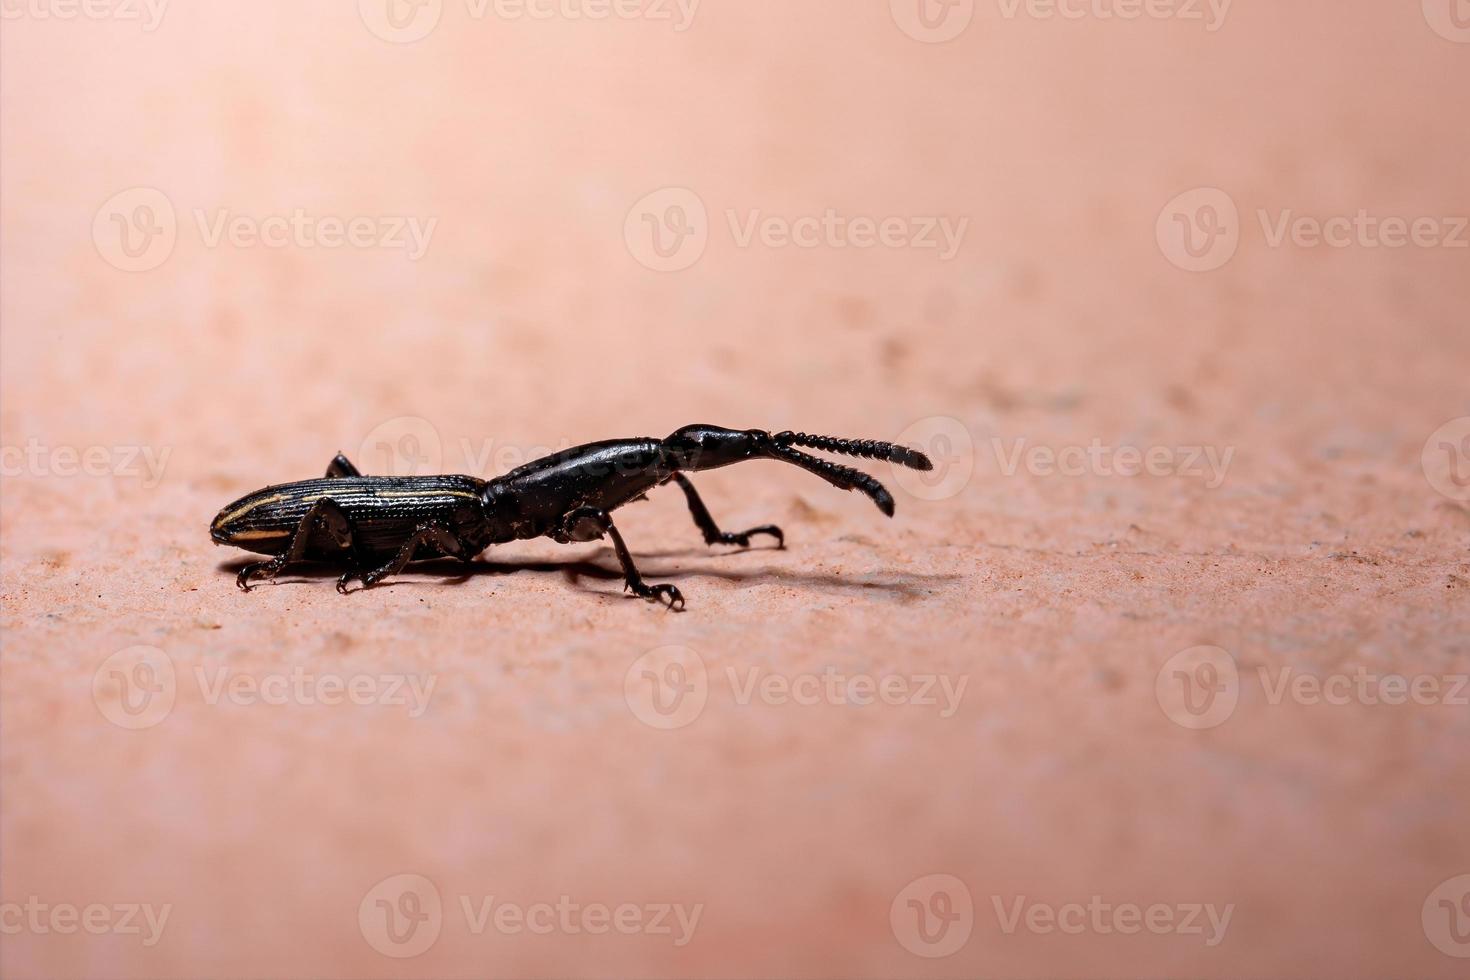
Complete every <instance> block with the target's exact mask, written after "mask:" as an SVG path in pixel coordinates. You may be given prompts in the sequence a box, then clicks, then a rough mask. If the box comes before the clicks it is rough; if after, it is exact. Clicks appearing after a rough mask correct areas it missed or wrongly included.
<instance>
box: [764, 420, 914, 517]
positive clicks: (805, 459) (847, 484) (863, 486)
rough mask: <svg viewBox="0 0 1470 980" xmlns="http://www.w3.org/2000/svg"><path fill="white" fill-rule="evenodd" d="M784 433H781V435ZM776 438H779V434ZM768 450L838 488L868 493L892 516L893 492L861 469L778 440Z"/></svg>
mask: <svg viewBox="0 0 1470 980" xmlns="http://www.w3.org/2000/svg"><path fill="white" fill-rule="evenodd" d="M785 434H786V433H782V435H785ZM776 438H777V439H780V436H777V437H776ZM880 445H886V443H881V444H880ZM895 448H901V447H895ZM769 452H770V454H771V456H772V458H774V459H780V460H785V461H786V462H788V463H792V464H794V465H796V466H800V467H801V468H802V469H804V470H806V471H807V472H809V473H815V474H816V475H817V476H820V477H821V478H822V479H824V480H826V481H827V482H828V483H830V484H832V485H833V486H834V487H836V488H837V489H839V490H861V491H862V492H863V493H865V494H867V495H868V497H869V498H870V499H871V500H872V501H873V503H875V504H877V505H878V509H879V510H881V511H882V512H883V513H885V514H887V515H888V516H889V517H892V516H893V494H891V493H889V492H888V489H887V488H886V487H884V486H883V484H881V483H879V482H878V481H877V480H875V479H873V478H872V477H871V476H869V475H868V474H866V473H864V472H863V471H861V470H855V469H853V468H852V467H850V466H839V465H837V464H836V463H829V462H827V461H826V460H825V459H817V457H815V456H808V455H807V454H806V453H802V452H797V451H796V450H795V449H792V448H791V447H790V446H788V445H783V444H781V443H780V442H777V443H776V444H775V445H773V446H771V447H770V449H769ZM925 462H928V460H925Z"/></svg>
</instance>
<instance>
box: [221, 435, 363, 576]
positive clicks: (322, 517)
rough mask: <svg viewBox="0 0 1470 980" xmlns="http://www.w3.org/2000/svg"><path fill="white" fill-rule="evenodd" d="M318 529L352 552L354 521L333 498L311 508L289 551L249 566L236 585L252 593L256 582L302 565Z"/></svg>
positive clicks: (339, 545)
mask: <svg viewBox="0 0 1470 980" xmlns="http://www.w3.org/2000/svg"><path fill="white" fill-rule="evenodd" d="M348 465H349V466H350V465H352V464H350V463H349V464H348ZM318 528H321V529H323V530H325V531H326V532H327V535H328V536H329V537H330V538H331V539H332V541H333V542H334V543H335V544H336V545H337V546H338V547H340V548H341V549H342V550H343V551H344V552H349V553H350V552H351V550H352V541H353V527H352V518H350V517H348V516H347V512H346V511H344V510H343V509H342V508H341V506H340V505H339V504H338V503H337V501H335V500H333V499H332V498H331V497H322V498H320V499H319V500H317V502H316V503H314V504H312V505H311V509H310V510H308V511H307V512H306V515H305V516H304V517H302V518H301V523H300V524H297V525H296V531H295V532H294V533H293V534H292V535H291V543H290V544H289V545H287V546H286V550H285V551H283V552H281V553H280V554H279V555H277V556H276V557H274V558H272V559H271V560H270V561H258V562H254V563H253V564H250V565H246V566H245V567H244V568H242V569H240V574H239V575H237V576H236V577H235V584H236V585H238V586H239V587H240V588H241V589H243V590H244V591H246V592H249V591H250V580H251V579H252V578H275V577H276V575H277V574H278V573H279V572H280V571H281V569H283V568H285V567H286V566H287V565H288V564H290V563H291V562H293V561H300V560H301V559H302V557H303V556H305V554H306V546H307V545H308V544H309V543H310V542H311V536H312V533H313V532H315V531H316V530H317V529H318Z"/></svg>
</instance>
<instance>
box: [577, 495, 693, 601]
mask: <svg viewBox="0 0 1470 980" xmlns="http://www.w3.org/2000/svg"><path fill="white" fill-rule="evenodd" d="M604 534H606V535H607V536H608V537H610V538H612V543H613V550H614V551H616V552H617V555H618V564H619V565H621V566H622V567H623V588H624V589H626V590H627V591H629V592H632V593H633V594H634V595H636V596H637V597H638V598H640V599H646V600H648V601H649V602H660V603H663V604H664V605H666V606H667V607H668V608H670V609H673V608H674V607H675V606H677V607H679V608H680V609H683V608H684V596H683V595H681V594H680V592H679V590H678V588H676V587H675V586H672V585H669V584H667V583H663V584H659V585H649V584H648V583H647V582H645V581H643V576H642V575H640V574H639V573H638V566H636V565H634V564H633V556H632V554H630V553H629V551H628V545H627V544H626V543H624V541H623V536H622V535H621V534H619V533H618V529H617V526H616V525H614V524H613V521H612V515H611V514H609V513H608V512H607V511H605V510H599V509H598V508H596V507H581V508H578V509H577V510H574V511H572V512H571V513H570V514H568V515H567V516H566V517H564V518H562V524H561V527H560V528H558V529H557V531H556V533H554V534H553V535H552V537H553V538H555V539H556V540H557V541H560V542H562V543H563V544H567V543H569V542H572V541H594V540H596V539H597V538H600V537H602V536H603V535H604Z"/></svg>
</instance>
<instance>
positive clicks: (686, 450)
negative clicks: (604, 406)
mask: <svg viewBox="0 0 1470 980" xmlns="http://www.w3.org/2000/svg"><path fill="white" fill-rule="evenodd" d="M796 446H805V447H806V448H808V449H819V450H821V451H823V452H829V453H836V454H838V455H841V456H858V457H861V458H864V459H881V460H886V461H888V462H890V463H895V464H897V465H899V466H906V467H908V468H910V469H915V470H928V469H933V466H934V464H933V463H931V462H930V461H929V457H928V456H925V455H924V454H923V453H921V452H919V451H918V450H916V449H909V448H908V447H907V446H900V445H897V444H895V443H891V442H882V441H880V440H877V439H839V438H837V437H835V436H814V435H807V434H806V433H805V432H779V433H777V434H776V435H771V434H770V433H769V432H765V431H762V430H760V429H745V430H739V429H723V428H720V427H719V426H717V425H688V426H685V427H684V428H682V429H680V430H679V431H677V432H675V433H674V434H673V435H671V436H669V437H668V438H667V439H665V440H664V451H665V452H666V453H667V454H668V457H669V463H670V465H672V466H673V467H674V468H675V469H681V470H710V469H714V468H716V467H719V466H729V465H730V464H731V463H738V462H740V461H742V460H746V459H779V460H781V461H782V462H785V463H791V464H792V465H794V466H799V467H801V468H802V469H804V470H806V471H807V472H809V473H815V474H816V475H817V476H819V477H821V478H822V479H824V480H826V481H827V482H828V483H830V484H832V485H833V486H834V487H837V488H838V489H840V490H860V491H862V492H863V493H864V494H866V495H867V496H868V498H869V499H871V500H872V501H873V503H875V504H877V505H878V509H879V510H881V511H882V512H883V513H885V514H887V515H888V516H889V517H892V516H893V495H892V494H890V493H889V492H888V490H887V489H886V488H885V487H884V486H883V484H881V483H879V482H878V481H877V480H875V479H873V478H872V477H871V476H869V475H868V474H866V473H864V472H862V471H861V470H855V469H853V468H852V467H850V466H839V465H837V464H836V463H830V462H828V461H827V460H825V459H818V458H817V457H815V456H808V455H807V454H806V453H803V452H798V451H797V450H796V448H795V447H796Z"/></svg>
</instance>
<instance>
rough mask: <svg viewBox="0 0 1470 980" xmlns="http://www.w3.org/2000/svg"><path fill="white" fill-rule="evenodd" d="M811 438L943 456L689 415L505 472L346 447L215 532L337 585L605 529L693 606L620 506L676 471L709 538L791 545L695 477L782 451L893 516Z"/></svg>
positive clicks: (267, 572) (634, 572)
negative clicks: (395, 458)
mask: <svg viewBox="0 0 1470 980" xmlns="http://www.w3.org/2000/svg"><path fill="white" fill-rule="evenodd" d="M796 446H804V447H807V448H809V449H819V450H822V451H825V452H830V453H839V454H842V455H846V456H859V457H863V458H867V459H883V460H888V461H889V462H892V463H896V464H898V465H900V466H907V467H910V468H912V469H916V470H928V469H932V468H933V464H932V463H930V461H929V458H928V457H927V456H925V455H924V454H923V453H921V452H918V451H916V450H912V449H907V448H905V447H903V446H898V445H895V444H893V443H889V442H878V441H876V440H850V439H835V438H832V437H831V436H811V435H807V434H806V433H801V432H781V433H778V434H776V435H771V434H770V433H769V432H764V431H762V430H760V429H746V430H736V429H723V428H720V427H718V426H713V425H690V426H685V427H684V428H682V429H680V430H679V431H677V432H675V433H674V434H673V435H671V436H669V437H668V438H667V439H610V440H607V441H604V442H592V443H588V444H586V445H584V446H576V447H574V448H572V449H568V450H566V451H564V452H560V453H556V454H555V455H552V456H546V457H544V458H542V459H538V460H536V461H534V462H531V463H527V464H526V465H525V466H521V467H519V468H517V469H515V470H512V471H511V472H509V473H507V474H505V475H504V476H502V477H498V478H497V479H494V480H488V481H487V480H479V479H476V478H475V477H472V476H410V477H399V476H363V475H362V474H361V473H359V472H358V471H357V468H356V467H355V466H353V465H352V463H350V462H349V461H348V460H347V458H346V457H345V456H343V455H341V454H340V453H339V454H338V455H337V457H336V458H335V459H334V460H332V462H331V464H330V465H329V466H328V467H327V475H326V476H325V477H323V478H321V479H319V480H302V481H300V482H298V483H284V484H280V485H278V486H272V487H266V488H265V489H264V490H257V491H256V492H255V493H252V494H248V495H246V496H244V497H241V498H240V499H239V500H237V501H235V502H234V503H232V504H230V505H229V506H227V507H225V508H224V509H223V510H221V511H220V512H219V514H218V515H217V516H216V517H215V519H214V522H213V523H212V524H211V525H210V527H209V534H210V537H211V538H213V539H214V542H215V543H216V544H228V545H234V546H235V547H237V548H243V549H245V550H247V551H253V552H256V553H257V554H262V555H271V556H273V557H272V558H271V560H270V561H263V562H256V563H254V564H250V565H247V566H245V567H244V568H242V569H241V570H240V574H239V576H238V578H237V579H236V583H237V584H238V585H239V586H240V588H241V589H244V590H245V591H247V592H248V591H249V590H250V580H251V579H253V578H273V577H274V576H275V575H276V574H277V573H278V572H280V571H281V569H282V568H284V567H285V566H286V565H287V564H289V563H290V562H293V561H325V562H332V563H336V564H345V565H346V566H347V569H348V570H347V571H346V572H345V573H344V574H343V575H342V577H341V578H340V579H338V581H337V591H338V592H342V593H346V592H347V586H348V583H349V582H351V581H352V580H353V579H354V578H356V579H360V580H361V581H362V584H363V587H364V588H368V587H371V586H373V585H375V584H376V583H378V582H379V581H381V580H382V579H383V578H384V577H386V576H388V575H393V574H395V573H396V572H398V571H400V570H401V569H402V568H403V566H404V565H407V564H408V563H409V562H410V561H414V560H421V559H426V558H439V557H454V558H459V559H462V560H464V561H469V560H471V559H472V558H473V557H474V556H475V555H477V554H479V553H480V552H481V551H483V550H484V549H485V548H487V547H489V546H490V545H492V544H502V543H504V542H507V541H516V540H521V539H526V538H537V537H543V536H545V537H549V538H551V539H553V540H555V541H560V542H562V543H563V544H566V543H569V542H573V541H594V540H597V539H599V538H602V537H603V536H604V535H605V536H607V537H609V538H611V539H612V544H613V548H614V549H615V550H616V552H617V555H618V561H619V562H620V563H621V565H622V568H623V577H624V579H625V582H626V587H627V589H628V590H629V591H631V592H633V593H634V594H635V595H637V596H639V597H641V598H643V599H647V600H649V601H650V602H653V601H658V602H662V603H666V604H667V605H668V606H669V608H674V607H675V606H678V607H681V608H682V607H683V605H684V597H683V596H682V595H680V594H679V590H678V589H676V588H675V587H674V586H672V585H668V584H662V585H648V584H646V583H645V582H644V581H643V577H642V576H641V575H639V574H638V569H637V568H636V567H635V566H634V565H633V556H632V555H631V554H629V552H628V546H627V545H626V544H624V543H623V536H622V535H621V534H619V533H618V529H617V527H616V526H614V524H613V522H612V516H611V512H612V511H614V510H616V509H617V508H619V507H621V506H623V505H624V504H626V503H629V502H631V501H634V500H638V499H640V498H642V497H643V495H644V494H645V493H647V492H648V491H649V490H651V489H653V488H654V487H656V486H660V485H662V484H664V483H668V482H670V481H673V482H674V483H677V484H678V485H679V488H680V489H681V490H683V491H684V495H685V497H687V498H688V500H689V511H690V513H691V514H692V515H693V516H694V523H695V524H696V525H698V527H699V529H700V531H702V532H703V533H704V540H705V542H706V543H708V544H733V545H738V546H739V547H742V548H744V547H748V546H749V545H750V539H751V538H752V537H754V536H756V535H760V534H764V535H768V536H770V537H772V538H774V539H775V540H776V543H777V546H778V547H779V546H782V545H784V543H785V535H783V534H782V533H781V529H780V528H778V527H775V526H774V525H770V524H766V525H762V526H761V527H753V528H750V529H749V530H747V531H741V532H739V533H735V534H732V533H729V532H726V531H721V530H720V529H719V527H718V525H716V524H715V522H714V519H713V518H712V517H710V514H709V511H708V510H706V509H705V506H704V502H703V501H702V500H700V499H699V494H698V493H697V492H695V489H694V484H692V483H690V482H689V479H688V478H687V477H686V476H685V475H684V474H685V473H686V472H694V471H697V470H712V469H716V468H718V467H721V466H728V465H730V464H731V463H739V462H741V461H743V460H747V459H778V460H781V461H783V462H787V463H791V464H793V465H795V466H800V467H801V468H802V469H804V470H807V471H809V472H811V473H815V474H816V475H817V476H820V477H821V478H822V479H824V480H826V481H827V482H828V483H830V484H832V485H833V486H834V487H838V488H839V489H842V490H860V491H862V492H863V493H865V494H867V496H868V497H870V498H871V499H872V501H873V503H875V504H877V505H878V509H879V510H881V511H883V513H885V514H887V515H888V516H889V517H892V516H893V496H892V495H891V494H889V492H888V491H887V490H886V489H885V488H884V486H883V484H881V483H879V482H878V481H877V480H875V479H873V478H872V477H871V476H869V475H868V474H866V473H863V472H861V471H860V470H855V469H852V468H851V467H847V466H839V465H837V464H836V463H831V462H828V461H827V460H824V459H818V458H817V457H815V456H809V455H807V454H806V453H803V452H799V451H798V450H796V449H795V448H794V447H796Z"/></svg>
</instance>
